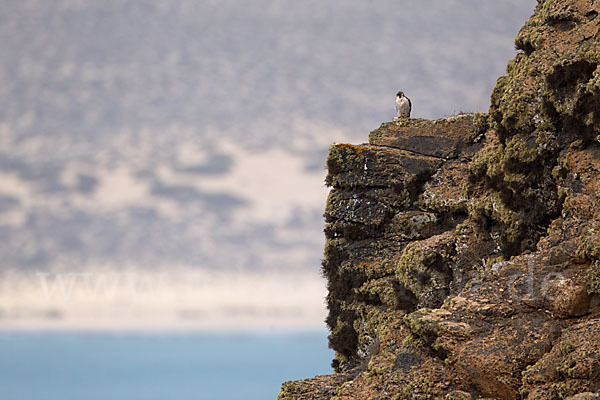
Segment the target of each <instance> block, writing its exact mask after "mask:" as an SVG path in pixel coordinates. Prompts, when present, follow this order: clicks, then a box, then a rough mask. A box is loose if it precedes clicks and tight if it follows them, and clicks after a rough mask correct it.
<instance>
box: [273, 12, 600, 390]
mask: <svg viewBox="0 0 600 400" xmlns="http://www.w3.org/2000/svg"><path fill="white" fill-rule="evenodd" d="M538 3H539V4H538V6H537V8H536V10H535V14H534V15H533V16H532V18H531V19H530V20H529V21H528V23H527V24H526V25H525V26H524V27H523V28H522V29H521V32H520V33H519V35H518V37H517V39H516V45H517V48H518V49H520V52H519V53H518V54H517V56H516V57H515V59H514V60H512V61H511V62H510V63H509V65H508V68H507V73H508V74H507V76H504V77H501V78H500V79H499V80H498V84H497V86H496V88H495V89H494V92H493V94H492V104H491V107H490V111H489V113H488V114H483V115H479V114H478V115H475V116H473V115H458V116H454V117H451V118H448V119H441V120H437V121H427V120H419V119H406V120H400V121H398V122H396V123H386V124H383V125H382V126H381V127H380V128H379V129H377V130H375V131H373V132H371V134H370V137H369V143H368V144H364V145H359V146H354V145H349V144H334V145H333V146H332V147H331V149H330V152H329V156H328V160H327V165H328V169H329V175H328V177H327V183H328V184H329V185H330V186H331V188H332V189H331V193H330V195H329V199H328V202H327V206H326V210H325V218H326V223H327V226H326V229H325V233H326V236H327V244H326V248H325V261H324V263H323V271H324V274H325V276H326V277H327V279H328V283H329V295H328V298H327V301H328V307H329V317H328V318H327V325H328V326H329V328H330V329H331V335H330V345H331V347H332V348H333V349H334V350H335V351H336V357H335V360H334V361H333V366H334V368H335V371H336V373H334V374H332V375H328V376H320V377H316V378H313V379H309V380H306V381H297V382H287V383H285V384H284V385H283V386H282V391H281V393H280V395H279V399H280V400H284V399H434V398H442V399H482V398H490V399H496V398H501V399H567V398H570V399H597V398H600V394H599V393H600V296H599V294H600V48H599V47H600V17H599V16H598V14H599V13H600V2H598V1H594V0H562V1H561V0H556V1H542V0H540V1H539V2H538Z"/></svg>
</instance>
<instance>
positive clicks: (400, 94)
mask: <svg viewBox="0 0 600 400" xmlns="http://www.w3.org/2000/svg"><path fill="white" fill-rule="evenodd" d="M396 97H404V92H402V91H400V92H398V93H397V94H396Z"/></svg>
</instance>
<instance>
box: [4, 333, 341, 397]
mask: <svg viewBox="0 0 600 400" xmlns="http://www.w3.org/2000/svg"><path fill="white" fill-rule="evenodd" d="M332 357H333V354H332V352H331V350H329V349H328V348H327V334H326V333H325V332H318V333H286V334H283V333H278V334H226V335H217V334H210V335H208V334H114V335H113V334H94V333H0V392H1V395H0V396H1V398H2V399H7V400H29V399H31V400H41V399H43V400H54V399H56V400H58V399H60V400H70V399H77V400H81V399H85V400H96V399H97V400H108V399H110V400H120V399H123V400H125V399H127V400H150V399H157V400H158V399H160V400H165V399H177V400H186V399H194V400H204V399H206V400H230V399H231V400H234V399H235V400H239V399H244V400H253V399H257V400H258V399H260V400H266V399H275V398H276V397H277V393H278V392H279V388H280V386H281V383H282V382H283V381H286V380H292V379H301V378H307V377H312V376H314V375H317V374H325V373H330V372H331V370H330V368H329V365H330V362H331V359H332Z"/></svg>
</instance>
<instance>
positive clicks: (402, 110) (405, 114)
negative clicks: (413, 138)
mask: <svg viewBox="0 0 600 400" xmlns="http://www.w3.org/2000/svg"><path fill="white" fill-rule="evenodd" d="M411 108H412V104H411V102H410V99H409V98H408V97H406V96H405V95H404V92H398V94H396V112H397V113H398V118H409V117H410V110H411Z"/></svg>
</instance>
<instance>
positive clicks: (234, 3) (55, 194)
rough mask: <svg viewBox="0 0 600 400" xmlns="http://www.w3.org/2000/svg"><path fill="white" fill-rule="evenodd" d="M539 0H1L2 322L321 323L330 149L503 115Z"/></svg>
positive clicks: (52, 326) (230, 327)
mask: <svg viewBox="0 0 600 400" xmlns="http://www.w3.org/2000/svg"><path fill="white" fill-rule="evenodd" d="M534 5H535V1H534V0H528V1H523V0H503V1H489V0H486V1H481V0H461V1H458V0H444V1H439V0H438V1H434V0H426V1H419V2H414V1H396V0H379V1H368V2H367V1H354V0H352V1H344V2H343V3H342V2H323V1H312V0H305V1H294V2H283V1H275V0H255V1H252V2H243V1H239V0H220V1H209V0H205V1H191V0H181V1H172V0H160V1H145V0H139V1H134V0H108V1H84V0H48V1H33V0H19V1H16V0H14V1H13V0H5V1H1V2H0V54H1V55H2V56H1V57H0V329H4V330H92V331H94V330H111V331H112V330H116V331H119V330H140V331H145V330H151V331H153V330H161V331H162V330H169V331H170V330H175V331H188V330H191V331H223V330H225V331H240V330H241V331H243V330H258V331H265V330H266V331H272V330H324V329H325V328H324V323H323V319H324V317H325V315H326V310H325V303H324V297H325V296H326V288H325V281H324V279H323V278H322V277H321V274H320V262H321V255H322V251H323V244H324V236H323V234H322V229H323V219H322V214H323V208H324V204H325V199H326V196H327V188H326V187H325V186H324V183H323V179H324V176H325V167H324V166H325V157H326V154H327V149H328V147H329V145H330V144H331V143H332V142H353V143H361V142H364V141H366V140H367V135H368V132H369V131H371V130H373V129H375V128H377V127H378V126H379V124H380V123H381V122H383V121H389V120H391V119H392V117H393V116H394V115H395V111H394V97H395V93H396V92H397V91H398V90H400V89H401V90H403V91H404V92H405V93H406V94H407V95H408V96H409V97H410V98H411V99H412V103H413V116H414V117H421V118H439V117H443V116H449V115H453V114H455V113H457V112H459V111H465V112H474V111H485V110H487V108H488V105H489V95H490V93H491V89H492V88H493V87H494V85H495V79H496V77H497V76H499V75H501V74H503V72H504V68H505V65H506V61H507V60H508V59H510V58H512V56H513V54H514V52H515V51H514V45H513V38H514V37H515V35H516V33H517V30H518V28H519V27H520V26H521V25H522V24H523V22H524V21H525V20H526V19H527V18H528V17H529V15H530V13H531V10H532V9H533V7H534Z"/></svg>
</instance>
